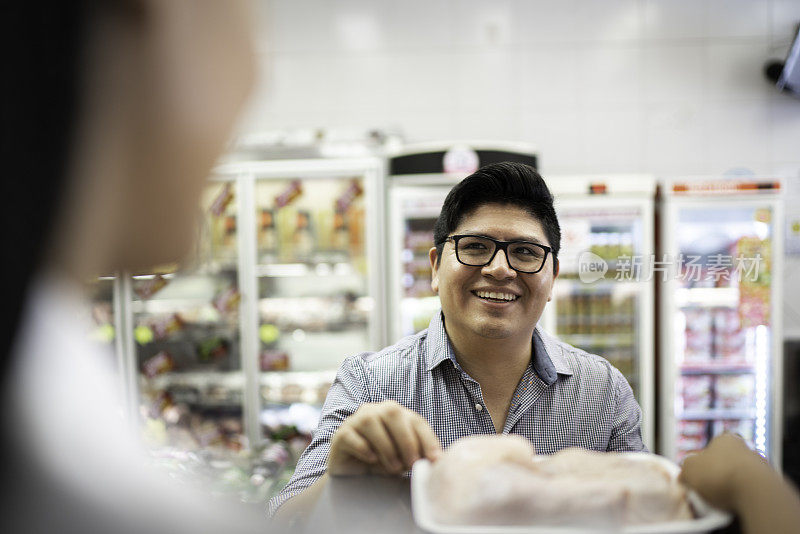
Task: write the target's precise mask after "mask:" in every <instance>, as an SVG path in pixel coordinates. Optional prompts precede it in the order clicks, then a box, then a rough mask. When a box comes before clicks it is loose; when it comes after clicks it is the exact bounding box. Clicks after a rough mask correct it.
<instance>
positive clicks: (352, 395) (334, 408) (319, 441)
mask: <svg viewBox="0 0 800 534" xmlns="http://www.w3.org/2000/svg"><path fill="white" fill-rule="evenodd" d="M366 373H367V371H366V369H365V367H364V365H363V360H362V358H361V357H360V355H358V356H353V357H350V358H347V359H346V360H345V361H344V362H343V363H342V365H341V367H340V368H339V371H338V372H337V373H336V379H335V380H334V382H333V385H332V386H331V389H330V391H328V396H327V397H326V398H325V403H324V404H323V406H322V415H321V416H320V421H319V425H318V426H317V429H316V430H315V431H314V437H313V438H312V440H311V443H310V444H309V446H308V447H307V448H306V450H305V451H303V454H302V455H300V459H299V460H298V462H297V468H296V469H295V472H294V474H293V475H292V478H291V479H290V480H289V483H288V484H286V487H285V488H283V490H281V492H280V493H279V494H278V495H276V496H275V497H274V498H272V499H271V500H270V501H269V505H268V510H267V511H268V513H269V515H270V517H272V516H273V515H275V512H276V511H277V510H278V508H280V507H281V506H282V505H283V504H284V503H285V502H286V501H287V500H289V499H291V498H292V497H294V496H296V495H298V494H299V493H301V492H302V491H303V490H305V489H306V488H308V487H309V486H311V485H312V484H313V483H314V482H316V481H317V480H318V479H319V478H320V477H321V476H322V475H323V474H325V470H326V469H327V466H328V452H329V451H330V448H331V440H332V439H333V435H334V434H335V433H336V431H337V430H338V429H339V427H340V426H341V424H342V422H343V421H344V420H345V419H347V418H348V417H349V416H351V415H352V414H353V413H355V411H356V410H357V409H358V407H359V406H361V405H362V404H363V403H365V402H370V396H369V391H368V389H367V386H366V385H367V384H368V380H367V377H366Z"/></svg>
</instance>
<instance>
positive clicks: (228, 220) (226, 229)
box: [221, 215, 236, 253]
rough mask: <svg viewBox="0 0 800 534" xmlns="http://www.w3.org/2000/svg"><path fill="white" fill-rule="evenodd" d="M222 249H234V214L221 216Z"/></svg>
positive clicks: (228, 250)
mask: <svg viewBox="0 0 800 534" xmlns="http://www.w3.org/2000/svg"><path fill="white" fill-rule="evenodd" d="M221 245H222V249H223V250H224V251H225V252H228V253H230V252H233V251H235V250H236V216H235V215H225V216H224V217H222V243H221Z"/></svg>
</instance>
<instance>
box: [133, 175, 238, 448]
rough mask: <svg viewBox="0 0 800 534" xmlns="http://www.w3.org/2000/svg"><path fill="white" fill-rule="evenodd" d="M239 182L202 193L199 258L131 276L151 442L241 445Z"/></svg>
mask: <svg viewBox="0 0 800 534" xmlns="http://www.w3.org/2000/svg"><path fill="white" fill-rule="evenodd" d="M236 194H237V191H236V185H235V183H233V182H223V183H212V184H211V185H209V186H208V187H207V188H206V190H205V192H204V195H203V198H202V206H201V207H202V217H201V221H202V225H201V227H202V229H201V235H200V238H199V239H198V244H197V249H196V250H195V252H194V254H193V256H192V258H191V259H190V260H187V262H186V263H185V264H183V265H180V266H169V267H165V268H164V269H163V272H161V273H148V274H141V275H135V276H134V277H133V280H132V282H131V287H132V293H133V295H132V302H131V304H130V306H131V312H132V317H133V332H132V336H133V345H134V347H135V353H136V361H135V364H136V368H137V370H138V382H139V384H138V386H139V403H140V405H139V412H140V416H141V418H142V419H143V431H144V437H145V440H146V441H147V442H148V443H149V444H151V445H153V446H155V447H166V448H172V449H177V450H184V451H197V450H202V449H206V450H214V451H219V452H225V451H231V450H232V451H238V450H241V449H242V448H244V447H245V446H246V445H247V443H246V440H245V438H244V429H243V421H242V388H243V375H242V373H241V364H240V350H239V347H240V342H239V301H240V294H239V289H238V284H237V255H238V252H237V238H236V234H237V220H238V217H237V213H236V202H235V201H234V198H235V196H236Z"/></svg>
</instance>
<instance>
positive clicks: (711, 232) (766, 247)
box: [659, 178, 783, 466]
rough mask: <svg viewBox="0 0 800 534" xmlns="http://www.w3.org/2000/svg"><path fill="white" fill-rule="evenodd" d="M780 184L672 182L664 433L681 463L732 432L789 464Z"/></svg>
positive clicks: (666, 197)
mask: <svg viewBox="0 0 800 534" xmlns="http://www.w3.org/2000/svg"><path fill="white" fill-rule="evenodd" d="M781 186H782V184H781V182H780V181H778V180H758V179H748V180H742V179H726V180H703V179H697V178H695V179H674V180H668V181H666V182H665V183H664V187H663V210H662V212H663V214H662V220H661V224H662V227H661V236H662V246H663V254H660V255H659V256H660V257H659V260H660V261H661V262H662V267H663V272H662V274H663V275H664V281H663V283H661V289H662V292H661V317H660V324H661V423H660V433H661V449H662V450H661V452H662V453H663V454H664V455H666V456H668V457H670V458H672V459H674V460H678V461H679V460H681V459H682V458H684V457H685V456H686V455H687V454H689V453H691V452H693V451H696V450H698V449H701V448H702V447H704V446H705V445H706V444H707V443H708V441H709V440H710V439H711V438H712V437H713V436H715V435H717V434H720V433H721V432H724V431H729V432H734V433H737V434H739V435H740V436H742V437H743V438H744V439H745V440H746V441H747V442H748V443H749V444H750V446H752V447H753V448H755V449H756V450H757V451H758V452H760V453H761V454H762V455H764V456H766V457H767V458H768V459H769V461H770V462H771V463H772V464H773V465H776V466H780V465H781V440H780V425H781V385H782V372H781V366H782V333H781V317H780V314H781V310H782V306H781V298H782V294H781V291H782V290H781V280H782V279H783V278H782V274H781V271H782V262H783V251H782V246H783V243H782V217H783V214H782V204H781V191H782V187H781Z"/></svg>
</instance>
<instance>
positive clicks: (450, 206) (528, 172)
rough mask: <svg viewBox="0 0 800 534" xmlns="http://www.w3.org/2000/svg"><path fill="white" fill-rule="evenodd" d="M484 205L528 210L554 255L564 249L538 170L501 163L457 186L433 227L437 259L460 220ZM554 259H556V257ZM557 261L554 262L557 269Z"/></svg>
mask: <svg viewBox="0 0 800 534" xmlns="http://www.w3.org/2000/svg"><path fill="white" fill-rule="evenodd" d="M485 204H509V205H512V206H517V207H520V208H522V209H524V210H525V211H527V212H528V213H529V214H530V215H531V217H533V218H535V219H536V220H538V221H539V222H540V223H541V224H542V227H543V229H544V233H545V235H546V237H547V240H548V241H549V242H550V247H551V248H552V249H553V254H554V256H556V257H557V256H558V251H559V249H560V247H561V227H560V226H559V224H558V217H556V210H555V208H554V207H553V195H552V194H551V193H550V190H549V189H548V188H547V184H545V183H544V180H543V179H542V177H541V176H540V175H539V173H538V172H536V170H535V169H534V168H533V167H531V166H529V165H525V164H524V163H512V162H502V163H493V164H491V165H486V166H485V167H481V168H480V169H478V170H477V171H475V172H474V173H473V174H471V175H469V176H467V177H466V178H464V179H463V180H461V182H459V183H458V185H456V186H455V187H453V189H451V190H450V193H448V194H447V198H446V199H445V201H444V205H443V206H442V211H441V213H439V218H438V219H436V224H435V225H434V227H433V241H434V243H435V244H436V252H437V260H436V261H439V258H441V257H442V249H443V248H444V243H445V240H446V239H447V237H448V236H449V235H450V234H451V233H452V232H453V231H454V230H455V229H456V228H458V225H459V224H461V221H462V220H463V219H464V217H466V216H467V215H469V214H470V213H472V212H473V211H475V210H476V209H477V208H479V207H480V206H483V205H485ZM554 259H555V258H554ZM555 265H556V262H555V261H554V262H553V268H554V269H555V268H556V267H555Z"/></svg>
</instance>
